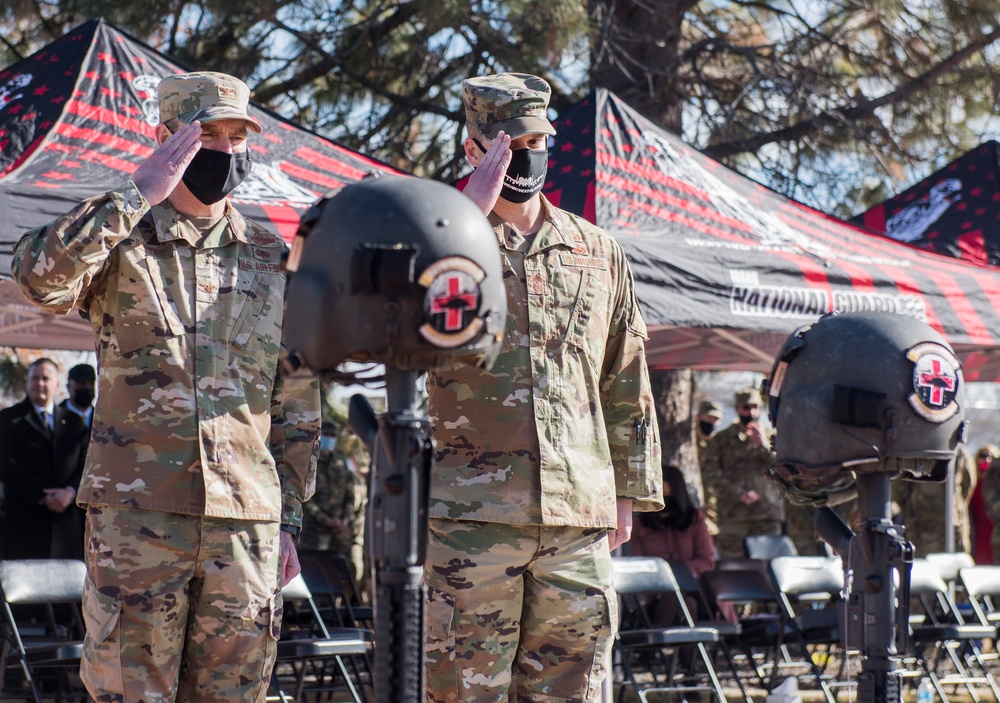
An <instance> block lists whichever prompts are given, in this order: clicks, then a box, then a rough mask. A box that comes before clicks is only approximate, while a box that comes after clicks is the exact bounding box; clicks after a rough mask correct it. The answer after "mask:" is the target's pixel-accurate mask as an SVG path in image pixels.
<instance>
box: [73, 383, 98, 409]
mask: <svg viewBox="0 0 1000 703" xmlns="http://www.w3.org/2000/svg"><path fill="white" fill-rule="evenodd" d="M93 402H94V389H93V388H77V389H76V390H75V391H73V404H74V405H76V407H78V408H86V407H89V406H90V404H91V403H93Z"/></svg>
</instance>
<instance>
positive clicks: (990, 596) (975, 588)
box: [958, 564, 1000, 661]
mask: <svg viewBox="0 0 1000 703" xmlns="http://www.w3.org/2000/svg"><path fill="white" fill-rule="evenodd" d="M958 581H959V583H960V584H961V586H962V589H963V590H964V591H965V596H966V603H967V605H968V606H969V609H970V610H971V611H972V614H971V615H970V616H969V619H970V620H973V621H975V622H978V623H979V624H980V625H982V626H983V627H992V628H994V629H995V628H996V627H997V626H998V625H1000V610H997V607H996V604H997V603H998V602H1000V601H997V600H996V599H997V597H998V596H1000V566H989V565H985V564H984V565H982V566H969V567H965V568H962V569H959V572H958ZM959 607H961V606H959ZM962 612H963V613H964V612H965V611H962ZM992 639H994V640H996V639H997V634H996V633H994V634H993V637H992ZM994 649H995V648H994ZM982 657H983V660H984V661H995V660H997V659H998V655H997V652H996V651H993V652H989V653H987V652H983V654H982Z"/></svg>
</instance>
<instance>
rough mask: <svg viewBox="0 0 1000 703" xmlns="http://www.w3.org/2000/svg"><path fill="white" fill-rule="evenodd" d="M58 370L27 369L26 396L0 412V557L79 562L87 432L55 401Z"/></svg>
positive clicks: (47, 363)
mask: <svg viewBox="0 0 1000 703" xmlns="http://www.w3.org/2000/svg"><path fill="white" fill-rule="evenodd" d="M58 389H59V376H58V368H57V367H56V364H55V362H54V361H52V360H51V359H46V358H43V359H38V360H37V361H35V362H34V363H32V364H31V366H30V367H28V387H27V397H25V399H24V400H22V401H21V402H20V403H17V404H16V405H12V406H11V407H9V408H5V409H4V410H2V411H0V480H2V481H3V485H4V489H5V499H6V510H5V513H4V521H3V530H2V535H3V544H2V550H3V558H4V559H83V522H84V514H83V510H81V509H80V508H78V507H77V506H76V505H75V503H74V500H75V499H76V494H77V491H78V490H79V488H80V477H81V476H82V474H83V461H84V455H85V453H86V447H87V441H88V440H89V437H90V431H89V429H88V428H87V426H86V425H85V424H84V422H83V420H82V419H81V418H80V416H79V415H77V414H76V413H73V412H70V411H68V410H66V409H65V408H63V407H61V406H59V405H56V404H55V403H54V399H55V394H56V391H57V390H58Z"/></svg>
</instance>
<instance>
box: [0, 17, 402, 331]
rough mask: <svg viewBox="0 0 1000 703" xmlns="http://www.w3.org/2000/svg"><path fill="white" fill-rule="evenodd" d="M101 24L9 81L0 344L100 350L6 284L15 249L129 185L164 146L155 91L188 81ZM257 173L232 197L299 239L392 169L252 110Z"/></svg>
mask: <svg viewBox="0 0 1000 703" xmlns="http://www.w3.org/2000/svg"><path fill="white" fill-rule="evenodd" d="M185 70H186V69H184V68H183V67H181V66H179V65H178V64H176V63H173V62H172V61H171V60H170V59H168V58H167V57H165V56H164V55H163V54H160V53H158V52H157V51H155V50H153V49H151V48H150V47H148V46H146V45H144V44H142V43H141V42H139V41H137V40H135V39H133V38H131V37H129V36H128V35H126V34H124V33H123V32H121V31H119V30H118V29H116V28H115V27H113V26H111V25H109V24H107V23H106V22H104V21H101V20H94V21H91V22H87V23H85V24H83V25H80V26H79V27H77V28H76V29H74V30H72V31H71V32H69V33H68V34H66V35H65V36H64V37H62V38H61V39H58V40H56V41H54V42H52V43H51V44H49V45H48V46H46V47H45V48H43V49H42V50H40V51H38V52H37V53H35V54H33V55H31V56H29V57H28V58H26V59H24V60H23V61H20V62H18V63H16V64H14V65H12V66H9V67H7V68H6V69H4V70H3V71H0V213H2V217H0V277H4V280H0V345H5V346H23V347H37V348H46V349H80V350H89V349H93V332H92V331H91V328H90V325H89V324H88V323H86V322H85V321H84V320H82V319H81V318H79V316H78V315H76V314H70V315H67V316H53V315H50V314H48V313H45V312H42V311H41V310H39V309H38V308H37V307H35V306H33V305H31V304H30V303H28V302H27V301H26V300H25V299H24V297H23V296H22V295H21V292H20V289H18V288H17V286H16V285H14V283H13V282H12V281H10V280H9V271H10V259H11V254H12V251H13V246H14V244H15V243H16V242H17V240H18V239H19V238H20V237H21V235H22V234H23V233H24V232H25V231H27V230H29V229H31V228H33V227H39V226H41V225H44V224H46V223H48V222H51V221H52V220H53V219H55V218H56V217H57V216H59V215H61V214H63V213H65V212H67V211H69V210H70V209H71V208H72V207H73V206H74V205H76V204H77V203H78V202H80V201H81V200H83V199H85V198H88V197H91V196H93V195H96V194H98V193H101V192H103V191H105V190H109V189H111V188H114V187H116V186H118V185H119V184H121V183H123V182H124V181H125V180H126V179H127V178H128V177H129V175H130V174H131V173H132V172H133V171H134V170H135V169H136V168H137V167H138V165H139V163H141V161H142V160H143V159H144V158H145V157H146V156H148V155H149V154H150V153H151V152H152V151H153V148H154V147H155V145H156V141H155V139H154V137H153V131H154V126H155V125H156V124H157V122H158V121H159V120H158V110H157V102H156V84H157V83H158V82H159V80H160V79H161V78H162V77H164V76H167V75H171V74H174V73H181V72H183V71H185ZM250 112H251V114H252V115H253V116H254V117H255V118H256V119H257V120H258V121H259V122H260V123H261V124H262V125H263V127H264V132H263V134H260V135H252V138H251V140H250V149H251V153H252V158H253V161H254V165H253V171H252V173H251V175H250V178H249V179H247V181H246V182H244V183H243V184H242V185H241V186H240V187H239V188H238V189H237V190H236V192H235V193H234V194H233V201H234V202H235V204H236V206H237V207H238V208H239V210H240V211H241V212H242V213H243V214H244V215H246V216H247V217H249V218H251V219H254V220H256V221H258V222H261V223H263V224H265V225H267V226H269V227H271V228H272V229H274V230H276V231H277V232H278V233H280V234H281V236H282V237H284V238H285V239H286V240H290V239H291V238H292V237H293V236H294V234H295V230H296V228H297V226H298V222H299V214H300V213H301V212H302V211H304V210H305V209H306V208H307V207H309V205H311V204H312V203H314V202H315V201H316V200H317V198H318V197H319V196H320V195H322V194H323V193H324V192H326V191H327V190H329V189H331V188H335V187H337V186H340V185H344V184H345V183H352V182H355V181H357V180H359V179H361V178H362V177H363V176H364V175H366V174H367V173H369V172H371V171H373V170H381V171H387V172H394V169H392V168H390V167H388V166H386V165H385V164H382V163H380V162H377V161H374V160H372V159H369V158H367V157H364V156H362V155H361V154H358V153H357V152H354V151H351V150H349V149H346V148H344V147H341V146H338V145H337V144H334V143H333V142H331V141H329V140H327V139H324V138H322V137H320V136H318V135H316V134H314V133H312V132H309V131H308V130H305V129H302V128H301V127H298V126H297V125H295V124H294V123H292V122H289V121H287V120H285V119H283V118H281V117H279V116H277V115H275V114H274V113H271V112H269V111H267V110H264V109H262V108H259V107H257V106H255V105H251V107H250Z"/></svg>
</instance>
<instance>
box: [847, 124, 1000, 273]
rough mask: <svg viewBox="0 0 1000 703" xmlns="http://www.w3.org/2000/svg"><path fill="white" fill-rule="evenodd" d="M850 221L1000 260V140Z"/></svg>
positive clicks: (917, 242)
mask: <svg viewBox="0 0 1000 703" xmlns="http://www.w3.org/2000/svg"><path fill="white" fill-rule="evenodd" d="M851 221H852V222H854V223H856V224H859V225H864V226H865V227H867V228H868V229H870V230H872V231H875V232H879V233H884V234H885V235H886V236H887V237H891V238H893V239H895V240H897V241H900V242H903V243H905V244H909V245H911V246H915V247H919V248H920V249H926V250H927V251H935V252H937V253H939V254H945V255H946V256H954V257H956V258H960V259H965V260H966V261H971V262H973V263H977V264H982V265H987V266H1000V144H998V143H997V142H994V141H989V142H986V143H985V144H981V145H980V146H978V147H976V148H975V149H973V150H972V151H970V152H968V153H967V154H965V155H963V156H961V157H959V158H958V159H956V160H955V161H953V162H951V163H950V164H948V165H947V166H945V167H944V168H943V169H941V170H940V171H937V172H935V173H932V174H931V175H930V176H928V177H927V178H925V179H924V180H922V181H920V182H919V183H917V184H916V185H914V186H912V187H910V188H907V189H906V190H904V191H903V192H902V193H900V194H899V195H896V196H894V197H892V198H889V199H888V200H886V201H885V202H883V203H880V204H878V205H876V206H874V207H872V208H870V209H869V210H866V211H865V212H864V213H862V214H860V215H858V216H857V217H855V218H854V219H852V220H851Z"/></svg>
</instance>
